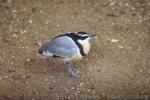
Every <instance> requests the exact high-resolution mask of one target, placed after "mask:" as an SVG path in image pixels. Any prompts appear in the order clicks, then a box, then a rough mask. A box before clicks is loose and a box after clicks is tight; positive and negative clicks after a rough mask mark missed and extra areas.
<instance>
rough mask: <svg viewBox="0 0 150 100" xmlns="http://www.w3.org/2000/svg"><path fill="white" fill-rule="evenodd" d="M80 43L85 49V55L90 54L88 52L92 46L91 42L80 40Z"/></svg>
mask: <svg viewBox="0 0 150 100" xmlns="http://www.w3.org/2000/svg"><path fill="white" fill-rule="evenodd" d="M78 42H79V43H80V44H81V46H82V47H83V51H84V53H85V54H88V52H89V51H90V48H91V45H90V42H89V41H88V40H87V41H86V40H84V41H82V40H78Z"/></svg>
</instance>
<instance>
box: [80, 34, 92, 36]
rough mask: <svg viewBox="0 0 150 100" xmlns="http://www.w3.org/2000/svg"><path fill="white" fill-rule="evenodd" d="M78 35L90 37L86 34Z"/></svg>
mask: <svg viewBox="0 0 150 100" xmlns="http://www.w3.org/2000/svg"><path fill="white" fill-rule="evenodd" d="M78 35H80V36H90V35H88V34H78Z"/></svg>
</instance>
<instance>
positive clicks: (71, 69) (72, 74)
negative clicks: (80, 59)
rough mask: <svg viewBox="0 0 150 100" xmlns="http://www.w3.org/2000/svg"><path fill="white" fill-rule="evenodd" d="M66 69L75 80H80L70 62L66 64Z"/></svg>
mask: <svg viewBox="0 0 150 100" xmlns="http://www.w3.org/2000/svg"><path fill="white" fill-rule="evenodd" d="M65 67H66V68H67V71H68V74H69V75H71V76H72V77H73V78H75V79H77V78H78V77H77V73H76V71H75V70H74V69H73V68H72V67H71V66H70V64H69V63H68V62H67V63H65Z"/></svg>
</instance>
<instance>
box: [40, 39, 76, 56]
mask: <svg viewBox="0 0 150 100" xmlns="http://www.w3.org/2000/svg"><path fill="white" fill-rule="evenodd" d="M39 53H41V54H45V55H47V56H57V57H64V58H66V57H71V56H73V55H74V54H78V53H79V49H78V47H77V45H76V44H75V42H74V41H73V40H72V39H71V38H70V37H68V36H61V37H56V38H54V39H53V40H51V41H49V42H47V43H46V44H44V45H43V46H42V47H41V48H40V49H39Z"/></svg>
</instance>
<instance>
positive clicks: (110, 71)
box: [0, 0, 150, 100]
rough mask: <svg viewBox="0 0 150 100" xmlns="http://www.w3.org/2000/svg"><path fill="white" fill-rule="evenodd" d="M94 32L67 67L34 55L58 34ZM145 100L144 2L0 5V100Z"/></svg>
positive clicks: (1, 0) (148, 12)
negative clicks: (72, 72)
mask: <svg viewBox="0 0 150 100" xmlns="http://www.w3.org/2000/svg"><path fill="white" fill-rule="evenodd" d="M76 31H86V32H96V34H97V38H96V39H94V40H93V41H92V48H91V51H90V53H89V55H88V56H87V57H85V58H84V59H83V60H81V61H79V62H75V63H73V66H74V68H75V70H76V71H77V73H78V76H79V79H78V80H75V79H73V78H72V77H70V76H69V75H68V74H67V71H66V69H65V67H64V65H63V63H62V62H61V61H58V60H56V59H51V58H50V59H46V58H43V57H42V56H41V55H39V54H38V53H37V50H38V49H39V47H40V46H41V44H43V43H45V42H46V41H48V40H50V39H51V38H53V37H54V36H56V35H58V34H59V33H62V32H76ZM56 99H64V100H68V99H76V100H91V99H93V100H97V99H99V100H101V99H104V100H106V99H109V100H118V99H126V100H128V99H130V100H150V1H149V0H0V100H56Z"/></svg>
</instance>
